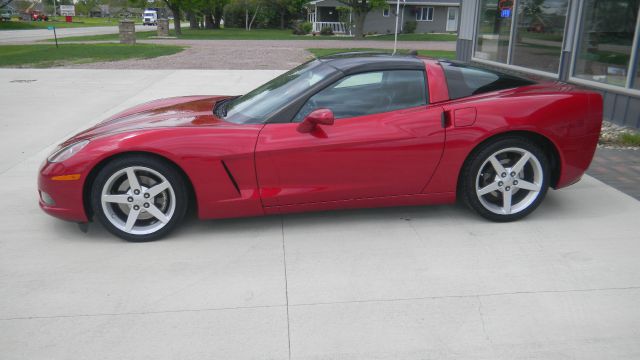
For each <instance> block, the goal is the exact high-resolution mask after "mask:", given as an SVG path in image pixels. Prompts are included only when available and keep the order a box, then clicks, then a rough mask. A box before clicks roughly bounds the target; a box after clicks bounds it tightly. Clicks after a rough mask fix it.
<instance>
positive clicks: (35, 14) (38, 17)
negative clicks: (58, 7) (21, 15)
mask: <svg viewBox="0 0 640 360" xmlns="http://www.w3.org/2000/svg"><path fill="white" fill-rule="evenodd" d="M30 17H31V21H49V17H48V16H47V15H46V14H44V13H42V12H40V11H37V10H33V11H31V12H30Z"/></svg>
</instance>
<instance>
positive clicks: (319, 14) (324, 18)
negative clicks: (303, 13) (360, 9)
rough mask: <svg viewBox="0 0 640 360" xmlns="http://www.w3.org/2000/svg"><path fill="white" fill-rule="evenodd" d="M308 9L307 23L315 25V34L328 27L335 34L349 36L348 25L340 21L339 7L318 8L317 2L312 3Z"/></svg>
mask: <svg viewBox="0 0 640 360" xmlns="http://www.w3.org/2000/svg"><path fill="white" fill-rule="evenodd" d="M306 7H307V21H308V22H310V23H311V24H312V25H313V29H312V31H313V32H320V31H321V30H322V29H323V28H327V27H328V28H330V29H331V30H332V31H333V33H334V34H349V27H348V25H347V24H345V23H343V22H341V21H340V15H339V14H338V9H337V6H318V4H317V1H312V2H310V3H308V4H307V6H306ZM349 18H351V14H349Z"/></svg>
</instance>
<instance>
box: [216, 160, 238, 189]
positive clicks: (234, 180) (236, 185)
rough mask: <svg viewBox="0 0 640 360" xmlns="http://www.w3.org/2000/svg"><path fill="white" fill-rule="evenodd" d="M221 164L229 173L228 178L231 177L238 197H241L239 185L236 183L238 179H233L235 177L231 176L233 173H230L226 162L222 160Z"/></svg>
mask: <svg viewBox="0 0 640 360" xmlns="http://www.w3.org/2000/svg"><path fill="white" fill-rule="evenodd" d="M220 162H221V163H222V167H224V171H226V172H227V176H228V177H229V180H231V183H232V184H233V187H234V188H236V191H237V192H238V195H240V188H239V187H238V183H237V182H236V179H235V178H234V177H233V175H231V171H229V168H228V167H227V164H226V163H225V162H224V160H220Z"/></svg>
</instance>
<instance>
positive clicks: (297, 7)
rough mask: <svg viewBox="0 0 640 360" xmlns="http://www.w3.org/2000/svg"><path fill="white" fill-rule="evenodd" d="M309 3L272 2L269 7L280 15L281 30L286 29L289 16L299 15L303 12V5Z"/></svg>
mask: <svg viewBox="0 0 640 360" xmlns="http://www.w3.org/2000/svg"><path fill="white" fill-rule="evenodd" d="M307 2H308V1H307V0H271V2H270V4H269V5H270V6H271V7H272V8H273V9H274V10H275V11H276V12H277V13H278V16H279V18H280V29H284V28H285V27H286V25H287V24H286V20H287V16H290V15H292V14H293V15H299V14H300V12H301V11H302V5H304V4H305V3H307Z"/></svg>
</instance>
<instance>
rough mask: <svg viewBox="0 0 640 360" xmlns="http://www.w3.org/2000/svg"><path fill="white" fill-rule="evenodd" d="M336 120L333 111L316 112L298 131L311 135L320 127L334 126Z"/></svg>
mask: <svg viewBox="0 0 640 360" xmlns="http://www.w3.org/2000/svg"><path fill="white" fill-rule="evenodd" d="M334 120H335V118H334V117H333V111H331V110H329V109H318V110H314V111H312V112H311V114H309V115H307V117H305V118H304V120H303V121H302V122H301V123H300V125H298V131H300V132H301V133H309V132H311V131H313V129H315V128H316V126H318V125H333V121H334Z"/></svg>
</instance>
